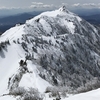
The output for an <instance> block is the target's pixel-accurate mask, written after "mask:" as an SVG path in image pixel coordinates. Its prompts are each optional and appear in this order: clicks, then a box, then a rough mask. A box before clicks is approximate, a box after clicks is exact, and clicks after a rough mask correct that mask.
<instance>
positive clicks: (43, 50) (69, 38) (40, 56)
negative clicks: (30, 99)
mask: <svg viewBox="0 0 100 100" xmlns="http://www.w3.org/2000/svg"><path fill="white" fill-rule="evenodd" d="M5 41H9V43H10V44H9V45H8V44H7V43H5ZM99 43H100V34H99V32H98V30H97V29H96V28H95V27H94V26H92V25H91V24H89V23H88V22H86V21H84V20H83V19H81V18H80V17H78V16H77V15H75V14H73V13H72V12H70V11H68V10H67V9H66V8H65V6H63V7H62V8H60V9H59V10H55V11H50V12H44V13H42V14H40V15H38V16H36V17H35V18H32V19H30V20H27V21H26V23H25V24H24V25H20V26H15V27H13V28H11V29H9V30H8V31H6V32H5V33H4V34H3V35H1V37H0V47H1V48H0V95H1V97H0V100H17V98H19V97H18V96H15V97H14V96H12V95H9V93H10V89H9V86H8V85H9V83H10V86H11V85H12V86H15V87H16V88H19V87H24V89H26V90H27V91H28V89H29V88H35V89H37V90H38V91H39V93H41V94H44V95H45V91H46V88H47V87H48V86H49V87H51V86H56V85H57V86H59V85H60V86H63V85H64V86H65V87H66V86H67V88H68V90H73V89H74V91H75V90H78V88H79V87H81V86H86V85H87V83H89V82H92V81H93V82H94V83H93V85H94V84H96V83H98V82H99V76H100V71H99V70H100V64H99V59H100V52H99V49H100V45H99ZM26 56H28V60H27V66H25V68H27V70H28V71H25V70H24V68H23V67H20V65H19V62H20V60H24V61H25V59H26V58H25V57H26ZM23 70H24V71H23ZM20 72H23V73H21V75H19V74H20ZM19 76H20V77H19ZM16 77H17V78H19V79H20V81H19V80H17V81H16ZM10 78H11V79H10ZM14 79H15V80H14ZM10 80H11V81H10ZM11 82H12V83H11ZM13 82H14V83H13ZM16 82H17V83H16ZM16 84H17V85H18V86H17V85H16ZM87 87H88V86H87ZM87 87H86V89H87ZM91 87H92V86H91ZM94 87H95V86H94ZM94 87H93V89H94ZM84 88H85V87H84ZM99 92H100V89H98V90H94V91H91V92H87V93H83V94H77V95H75V96H70V97H69V98H65V99H62V100H78V99H79V100H80V99H81V100H82V99H83V98H84V100H89V99H90V100H92V99H93V100H99V95H98V94H99ZM4 94H7V96H6V95H5V96H2V95H4ZM46 96H47V97H45V98H46V100H52V99H53V98H49V96H48V94H47V95H46ZM21 100H23V99H21Z"/></svg>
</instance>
